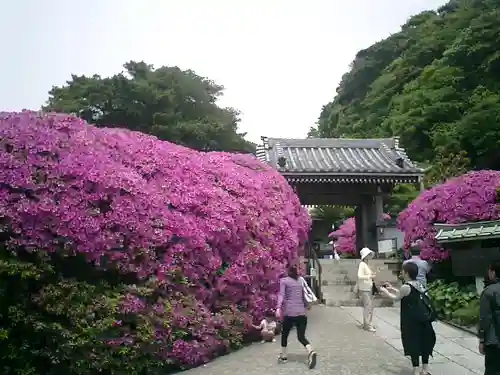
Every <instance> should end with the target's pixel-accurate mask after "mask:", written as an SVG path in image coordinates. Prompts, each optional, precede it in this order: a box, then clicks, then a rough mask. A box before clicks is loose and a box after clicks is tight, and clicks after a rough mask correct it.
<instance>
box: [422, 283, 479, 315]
mask: <svg viewBox="0 0 500 375" xmlns="http://www.w3.org/2000/svg"><path fill="white" fill-rule="evenodd" d="M428 290H429V295H430V297H431V298H432V300H433V302H434V306H435V308H436V311H437V313H438V316H439V317H440V318H441V319H444V320H448V321H456V322H457V323H459V320H460V319H467V317H464V316H466V315H467V314H469V315H470V309H472V307H473V306H474V305H473V303H476V302H474V301H477V300H478V299H479V297H478V295H477V292H476V286H475V285H469V286H467V287H460V286H459V284H458V283H457V282H452V283H446V282H444V281H443V280H436V281H434V282H432V283H430V284H429V286H428ZM457 312H458V315H456V314H457ZM454 314H455V315H454ZM464 314H465V315H464Z"/></svg>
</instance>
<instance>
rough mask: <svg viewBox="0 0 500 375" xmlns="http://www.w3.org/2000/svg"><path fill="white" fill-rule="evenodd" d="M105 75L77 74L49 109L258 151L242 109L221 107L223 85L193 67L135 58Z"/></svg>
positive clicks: (208, 147) (195, 144)
mask: <svg viewBox="0 0 500 375" xmlns="http://www.w3.org/2000/svg"><path fill="white" fill-rule="evenodd" d="M124 68H125V72H122V73H119V74H115V75H114V76H112V77H108V78H103V77H101V76H99V75H93V76H92V77H87V76H77V75H73V76H72V77H71V80H70V81H68V82H67V84H66V85H65V86H62V87H53V88H52V90H50V92H49V99H48V101H47V105H46V106H45V107H43V109H44V110H45V111H55V112H64V113H70V114H75V115H77V116H79V117H81V118H82V119H84V120H85V121H87V122H88V123H91V124H94V125H96V126H98V127H103V126H117V127H123V128H127V129H130V130H134V131H140V132H143V133H147V134H152V135H155V136H157V137H158V138H160V139H161V140H167V141H171V142H175V143H178V144H181V145H184V146H187V147H190V148H194V149H197V150H203V151H230V152H245V153H247V152H253V151H254V150H255V145H253V144H252V143H250V142H248V141H246V140H245V139H244V136H245V134H242V133H238V123H239V118H238V112H237V111H236V110H234V109H232V108H220V107H218V106H217V104H216V101H217V99H218V98H219V97H220V96H222V93H223V89H224V88H223V87H222V86H220V85H217V84H216V83H215V82H213V81H211V80H209V79H207V78H203V77H200V76H198V75H197V74H196V73H194V72H193V71H191V70H181V69H179V68H178V67H168V66H163V67H160V68H158V69H154V68H153V66H152V65H148V64H146V63H144V62H142V61H141V62H134V61H130V62H128V63H126V64H125V65H124Z"/></svg>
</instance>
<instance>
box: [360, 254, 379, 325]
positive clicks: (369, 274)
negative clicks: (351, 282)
mask: <svg viewBox="0 0 500 375" xmlns="http://www.w3.org/2000/svg"><path fill="white" fill-rule="evenodd" d="M373 255H374V254H373V251H371V250H370V249H369V248H367V247H364V248H363V249H361V251H360V256H361V262H360V263H359V266H358V283H357V289H358V293H359V296H360V298H361V303H362V304H363V328H364V329H365V330H367V331H370V332H375V327H373V324H372V320H373V285H374V284H373V283H374V279H375V276H376V274H375V272H373V271H372V270H371V268H370V266H369V265H368V262H369V260H370V259H372V258H373Z"/></svg>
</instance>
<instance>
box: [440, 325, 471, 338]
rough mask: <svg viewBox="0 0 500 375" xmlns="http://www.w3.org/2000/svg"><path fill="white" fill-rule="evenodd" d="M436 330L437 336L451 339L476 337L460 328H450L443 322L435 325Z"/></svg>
mask: <svg viewBox="0 0 500 375" xmlns="http://www.w3.org/2000/svg"><path fill="white" fill-rule="evenodd" d="M434 330H435V331H436V335H438V336H441V337H445V338H449V339H454V338H460V337H474V335H472V334H470V333H468V332H465V331H462V330H460V329H458V328H455V327H452V326H449V325H447V324H444V323H441V322H437V323H436V324H434Z"/></svg>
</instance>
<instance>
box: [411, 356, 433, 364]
mask: <svg viewBox="0 0 500 375" xmlns="http://www.w3.org/2000/svg"><path fill="white" fill-rule="evenodd" d="M422 364H423V365H427V364H429V355H428V354H427V355H423V356H422ZM411 365H412V366H413V367H419V366H420V357H419V356H418V355H412V356H411Z"/></svg>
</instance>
